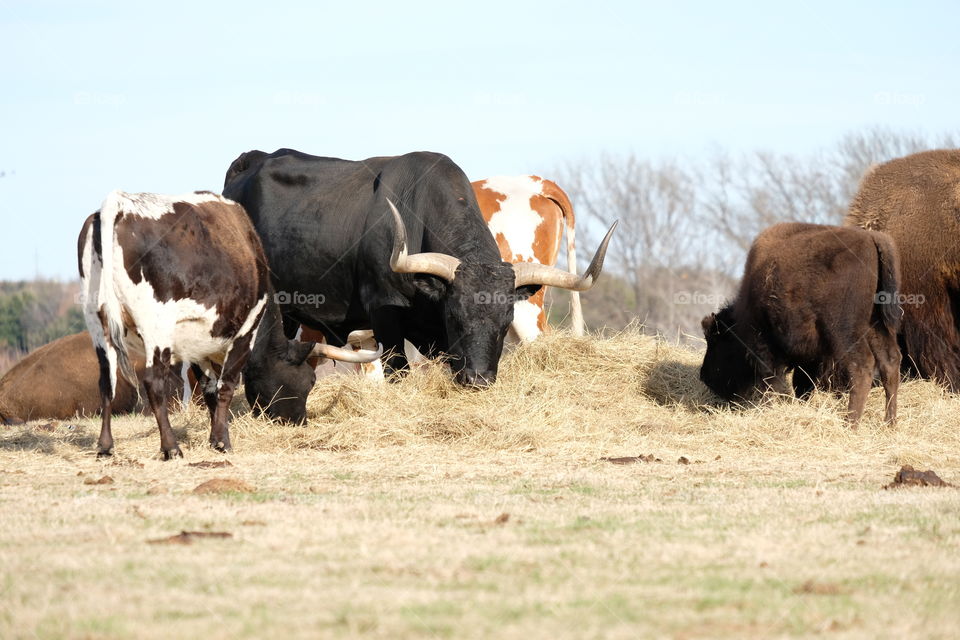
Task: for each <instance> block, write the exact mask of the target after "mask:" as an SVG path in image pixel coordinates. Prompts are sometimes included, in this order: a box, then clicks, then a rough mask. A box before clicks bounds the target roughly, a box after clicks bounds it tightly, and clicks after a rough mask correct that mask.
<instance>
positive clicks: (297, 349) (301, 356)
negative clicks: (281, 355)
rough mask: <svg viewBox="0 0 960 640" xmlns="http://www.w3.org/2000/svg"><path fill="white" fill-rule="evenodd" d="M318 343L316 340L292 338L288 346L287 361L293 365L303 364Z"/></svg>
mask: <svg viewBox="0 0 960 640" xmlns="http://www.w3.org/2000/svg"><path fill="white" fill-rule="evenodd" d="M316 345H317V343H316V342H300V341H299V340H290V341H289V342H288V346H287V358H286V360H287V362H289V363H290V364H292V365H299V364H303V363H304V362H305V361H306V359H307V358H309V357H310V352H311V351H313V348H314V347H315V346H316Z"/></svg>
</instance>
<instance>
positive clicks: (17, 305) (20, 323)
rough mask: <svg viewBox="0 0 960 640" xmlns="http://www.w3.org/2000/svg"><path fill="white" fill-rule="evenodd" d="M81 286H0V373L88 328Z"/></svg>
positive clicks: (38, 283) (42, 283) (39, 282)
mask: <svg viewBox="0 0 960 640" xmlns="http://www.w3.org/2000/svg"><path fill="white" fill-rule="evenodd" d="M79 290H80V289H79V285H78V284H77V283H75V282H74V283H62V282H56V281H53V280H35V281H31V282H26V281H21V282H0V373H2V372H3V371H6V370H7V369H8V368H9V367H10V366H12V365H13V364H14V363H15V362H16V361H17V360H18V359H19V358H21V357H23V355H25V354H26V353H28V352H29V351H32V350H34V349H36V348H37V347H39V346H42V345H44V344H46V343H48V342H50V341H52V340H56V339H57V338H59V337H61V336H65V335H68V334H71V333H76V332H78V331H83V330H84V329H85V328H86V325H85V324H84V321H83V308H82V307H81V306H80V305H79V304H77V302H76V297H77V293H78V292H79Z"/></svg>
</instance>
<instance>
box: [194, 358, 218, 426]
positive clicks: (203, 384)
mask: <svg viewBox="0 0 960 640" xmlns="http://www.w3.org/2000/svg"><path fill="white" fill-rule="evenodd" d="M190 370H191V371H193V375H194V376H195V377H196V378H197V387H198V388H199V389H200V392H201V393H202V394H203V403H204V404H205V405H206V406H207V411H209V412H210V421H211V422H213V420H214V417H215V414H216V412H217V378H216V376H215V375H214V373H213V367H212V365H211V364H210V363H206V364H204V366H203V367H201V366H200V365H196V364H193V365H190Z"/></svg>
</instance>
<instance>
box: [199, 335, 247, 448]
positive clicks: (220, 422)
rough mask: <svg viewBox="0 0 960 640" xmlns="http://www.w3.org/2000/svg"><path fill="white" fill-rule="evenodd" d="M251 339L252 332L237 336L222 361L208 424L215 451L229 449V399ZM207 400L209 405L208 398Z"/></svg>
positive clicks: (245, 359)
mask: <svg viewBox="0 0 960 640" xmlns="http://www.w3.org/2000/svg"><path fill="white" fill-rule="evenodd" d="M252 341H253V334H252V333H248V334H247V335H245V336H241V337H239V338H237V339H236V340H235V341H234V343H233V345H232V346H231V347H230V351H229V352H227V357H226V358H225V359H224V361H223V369H222V370H221V372H220V381H219V382H218V383H217V386H216V394H215V399H216V407H215V409H214V411H213V416H212V420H211V425H210V446H211V447H213V448H214V449H216V450H217V451H224V452H226V451H229V450H230V449H231V445H230V427H229V425H228V424H227V420H228V417H229V415H230V401H231V400H233V394H234V392H235V391H236V390H237V383H238V382H239V380H240V372H241V371H243V367H244V366H245V365H246V364H247V359H248V358H249V357H250V346H251V343H252ZM206 397H207V395H206V393H204V398H206ZM207 402H208V405H209V403H210V400H208V401H207Z"/></svg>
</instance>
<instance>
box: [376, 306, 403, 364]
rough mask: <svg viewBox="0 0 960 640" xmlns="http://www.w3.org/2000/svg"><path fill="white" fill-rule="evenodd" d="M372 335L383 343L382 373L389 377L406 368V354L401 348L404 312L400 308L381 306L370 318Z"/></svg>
mask: <svg viewBox="0 0 960 640" xmlns="http://www.w3.org/2000/svg"><path fill="white" fill-rule="evenodd" d="M371 325H372V327H373V335H374V336H375V337H376V340H377V342H379V343H380V344H382V345H383V351H384V357H383V359H384V367H383V369H384V375H385V376H386V377H387V378H388V379H389V378H390V377H391V376H392V374H394V373H400V372H404V371H406V370H407V369H408V364H409V363H408V362H407V355H406V353H404V350H403V338H404V334H405V333H406V332H405V323H404V314H403V312H402V311H401V310H400V309H395V308H390V307H382V308H380V309H378V310H377V311H376V313H374V314H373V317H372V318H371Z"/></svg>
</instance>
